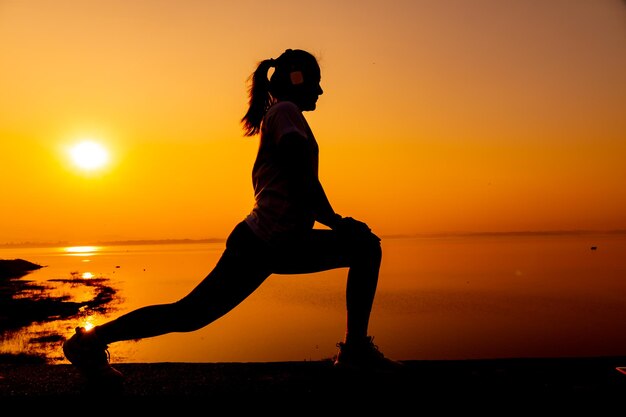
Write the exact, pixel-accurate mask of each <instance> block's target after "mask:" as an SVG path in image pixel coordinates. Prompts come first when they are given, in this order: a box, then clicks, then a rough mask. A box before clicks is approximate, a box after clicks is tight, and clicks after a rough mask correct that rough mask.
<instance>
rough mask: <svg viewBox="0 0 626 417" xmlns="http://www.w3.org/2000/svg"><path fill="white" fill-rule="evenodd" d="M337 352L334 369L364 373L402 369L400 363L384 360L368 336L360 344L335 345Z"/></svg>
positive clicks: (340, 343) (371, 338) (383, 356)
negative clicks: (361, 371)
mask: <svg viewBox="0 0 626 417" xmlns="http://www.w3.org/2000/svg"><path fill="white" fill-rule="evenodd" d="M337 347H338V348H339V352H337V355H336V356H335V361H334V366H335V367H336V368H342V369H350V370H364V371H367V370H369V371H383V372H384V371H394V370H399V369H402V367H403V366H404V364H403V363H402V362H398V361H394V360H393V359H389V358H386V357H385V355H383V353H382V352H381V351H380V350H378V346H376V345H375V344H374V337H372V336H368V337H367V338H366V339H365V340H364V341H363V342H362V343H342V342H339V343H337Z"/></svg>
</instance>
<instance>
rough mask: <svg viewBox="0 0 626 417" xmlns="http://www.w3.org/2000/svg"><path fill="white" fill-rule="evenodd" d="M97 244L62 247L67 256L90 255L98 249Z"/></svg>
mask: <svg viewBox="0 0 626 417" xmlns="http://www.w3.org/2000/svg"><path fill="white" fill-rule="evenodd" d="M100 249H101V248H100V247H99V246H68V247H66V248H63V250H64V251H65V252H66V254H67V255H69V256H92V255H95V254H96V253H97V252H98V251H100Z"/></svg>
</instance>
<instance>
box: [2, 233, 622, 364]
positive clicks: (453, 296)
mask: <svg viewBox="0 0 626 417" xmlns="http://www.w3.org/2000/svg"><path fill="white" fill-rule="evenodd" d="M592 247H594V248H595V249H592ZM222 250H223V242H216V243H193V244H145V245H115V246H98V247H93V248H74V249H70V248H64V247H48V248H3V249H0V259H14V258H22V259H26V260H28V261H31V262H34V263H37V264H40V265H46V267H45V268H42V269H40V270H38V271H35V272H33V273H31V274H29V275H27V276H26V277H24V279H28V280H33V281H34V282H35V283H41V284H45V285H46V286H47V289H46V290H45V291H46V293H47V294H50V295H54V296H59V295H64V296H67V297H68V298H69V299H71V300H83V301H84V300H89V299H92V298H93V297H94V288H93V287H87V286H84V285H75V283H77V282H78V283H80V282H86V281H89V280H97V279H101V280H102V281H103V282H104V283H106V285H108V286H110V287H112V288H114V289H115V290H116V293H115V300H114V301H113V302H112V303H110V304H109V305H108V306H109V308H110V310H109V311H103V312H97V311H90V310H89V309H86V310H85V311H83V312H82V313H83V314H82V315H81V317H74V318H71V319H69V320H62V319H59V320H54V321H46V322H43V323H39V324H36V325H32V326H29V327H27V328H25V329H22V330H21V331H20V332H17V333H15V334H11V335H9V336H6V337H5V338H4V340H3V341H2V349H1V351H2V352H13V353H16V352H20V351H29V352H43V353H44V354H45V355H46V356H47V357H48V359H49V361H50V362H52V363H66V361H65V359H64V358H63V356H62V353H61V349H60V347H61V343H62V342H61V341H60V340H54V339H53V340H52V341H51V342H50V341H49V342H48V343H37V342H36V341H34V340H35V339H33V338H34V337H39V336H41V335H42V334H48V333H50V332H52V333H56V334H59V335H61V336H63V337H67V336H69V335H71V334H72V333H73V329H74V327H76V326H77V325H90V324H93V325H95V324H99V323H102V322H103V321H106V320H108V319H111V318H114V317H117V316H118V315H120V314H123V313H124V312H127V311H130V310H132V309H134V308H138V307H141V306H144V305H148V304H157V303H167V302H171V301H174V300H176V299H178V298H180V297H182V296H184V295H185V294H186V293H187V292H188V291H189V290H191V289H192V288H193V287H194V286H195V285H196V284H197V283H198V282H199V281H200V280H201V279H202V278H203V277H204V276H205V275H206V274H207V273H208V272H209V271H210V270H211V269H212V267H213V266H214V265H215V263H216V261H217V259H218V257H219V256H220V255H221V252H222ZM346 272H347V270H346V269H337V270H332V271H326V272H322V273H316V274H309V275H273V276H271V277H270V278H269V279H268V280H267V281H266V282H265V283H264V284H263V285H262V286H261V287H260V288H259V289H258V290H257V291H256V292H255V293H254V294H252V295H251V296H250V297H249V298H248V299H246V300H245V301H244V302H243V303H242V304H240V305H239V306H238V307H236V308H235V309H234V310H233V311H231V312H230V313H229V314H228V315H226V316H224V317H222V318H220V319H219V320H217V321H216V322H214V323H212V324H210V325H209V326H207V327H205V328H203V329H201V330H199V331H196V332H192V333H177V334H169V335H164V336H160V337H156V338H150V339H144V340H142V341H129V342H120V343H115V344H113V345H112V346H111V347H110V353H111V359H112V361H114V362H121V361H123V362H265V361H291V360H297V361H299V360H320V359H326V358H329V357H331V356H332V355H333V354H334V353H335V351H336V347H335V345H336V343H337V342H338V341H340V340H341V339H342V337H343V333H344V330H345V327H344V325H345V306H344V294H345V293H344V287H345V276H346ZM72 283H74V284H72ZM625 296H626V235H621V234H613V235H600V234H595V235H594V234H580V235H529V236H515V235H500V236H469V237H463V236H461V237H459V236H456V237H420V238H387V239H383V264H382V267H381V275H380V282H379V287H378V293H377V297H376V301H375V305H374V310H373V313H372V318H371V322H370V333H371V334H373V335H374V336H375V343H376V344H378V345H379V347H380V348H381V350H382V351H383V352H384V353H385V354H386V355H387V356H390V357H393V358H395V359H400V360H409V359H417V360H422V359H423V360H435V359H481V358H510V357H568V356H570V357H573V356H604V355H610V356H613V355H624V354H626V332H625V331H624V323H625V322H626V303H625V302H624V301H625V300H624V297H625Z"/></svg>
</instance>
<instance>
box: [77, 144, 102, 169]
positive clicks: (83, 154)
mask: <svg viewBox="0 0 626 417" xmlns="http://www.w3.org/2000/svg"><path fill="white" fill-rule="evenodd" d="M70 157H71V158H72V161H73V162H74V164H76V166H78V167H79V168H81V169H84V170H88V171H90V170H94V169H98V168H102V167H103V166H105V165H106V164H107V163H108V162H109V153H108V152H107V150H106V148H105V147H104V146H102V145H101V144H100V143H98V142H96V141H94V140H82V141H80V142H78V143H77V144H76V145H74V146H72V147H71V148H70Z"/></svg>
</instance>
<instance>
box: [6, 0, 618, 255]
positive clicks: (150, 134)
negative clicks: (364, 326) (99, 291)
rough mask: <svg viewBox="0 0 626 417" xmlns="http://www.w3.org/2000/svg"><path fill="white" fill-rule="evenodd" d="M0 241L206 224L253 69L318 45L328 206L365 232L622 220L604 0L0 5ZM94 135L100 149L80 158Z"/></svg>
mask: <svg viewBox="0 0 626 417" xmlns="http://www.w3.org/2000/svg"><path fill="white" fill-rule="evenodd" d="M0 39H2V42H1V45H0V92H1V95H0V169H1V170H2V176H1V177H0V187H1V188H0V189H1V190H2V192H1V194H0V196H1V197H0V198H1V200H0V243H9V242H25V241H37V242H49V241H66V242H82V243H85V242H94V241H102V240H118V239H174V238H194V239H195V238H211V237H217V238H223V237H225V236H226V235H227V233H228V232H229V231H230V229H231V228H232V227H233V226H234V224H235V223H236V222H238V221H239V220H241V219H242V218H243V217H244V216H245V215H246V214H247V213H248V211H249V210H250V209H251V207H252V185H251V178H250V173H251V168H252V163H253V160H254V156H255V152H256V149H257V145H258V139H257V138H244V137H243V135H242V129H241V125H240V124H239V119H240V118H241V116H242V115H243V114H244V112H245V110H246V105H247V96H246V91H247V90H246V89H247V87H246V80H247V77H248V75H249V74H250V73H251V72H252V70H253V69H254V67H255V65H256V63H257V62H258V61H259V60H261V59H265V58H270V57H277V56H278V55H279V54H280V53H281V52H282V51H283V50H284V49H286V48H301V49H307V50H309V51H311V52H312V53H314V54H315V55H316V56H318V58H319V60H320V65H321V68H322V87H323V88H324V91H325V93H324V95H323V96H322V97H321V98H320V100H319V102H318V109H317V110H316V111H315V112H313V113H306V116H307V119H308V120H309V122H310V124H311V126H312V128H313V131H314V132H315V134H316V137H317V139H318V142H319V143H320V148H321V162H320V170H321V171H320V174H321V177H322V181H323V183H324V184H325V188H326V191H327V193H328V194H329V197H330V199H331V201H332V202H333V205H334V207H335V210H336V211H338V212H339V213H342V214H344V215H350V216H353V217H356V218H360V219H362V220H364V221H366V222H368V223H369V224H370V226H372V228H373V229H374V231H375V232H377V233H379V234H381V235H389V234H413V233H446V232H472V231H527V230H573V229H594V230H609V229H611V230H612V229H626V187H624V180H625V179H626V163H625V161H626V117H624V109H626V53H624V51H625V49H624V45H625V41H626V5H625V4H624V2H622V1H620V0H597V1H590V0H551V1H535V0H506V1H501V0H478V1H471V2H469V1H464V0H429V1H426V0H423V1H422V0H410V1H409V0H407V1H389V0H369V1H334V0H332V1H331V0H323V1H316V2H300V3H298V2H293V1H271V2H260V1H258V0H257V1H242V0H235V1H229V2H212V1H185V2H177V1H122V0H108V1H105V2H101V1H59V0H49V1H44V0H31V1H27V2H26V1H25V2H21V1H10V0H9V1H7V0H0ZM85 138H92V139H95V140H98V141H99V142H100V143H101V144H102V145H103V146H105V147H107V148H108V150H109V153H110V163H109V164H108V165H106V166H105V167H103V168H102V169H100V170H97V171H93V172H85V171H81V170H80V169H79V168H78V167H76V166H75V165H74V164H73V163H72V162H71V161H70V158H69V155H68V148H69V147H70V146H71V145H73V144H74V143H77V142H79V141H80V140H81V139H85Z"/></svg>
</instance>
